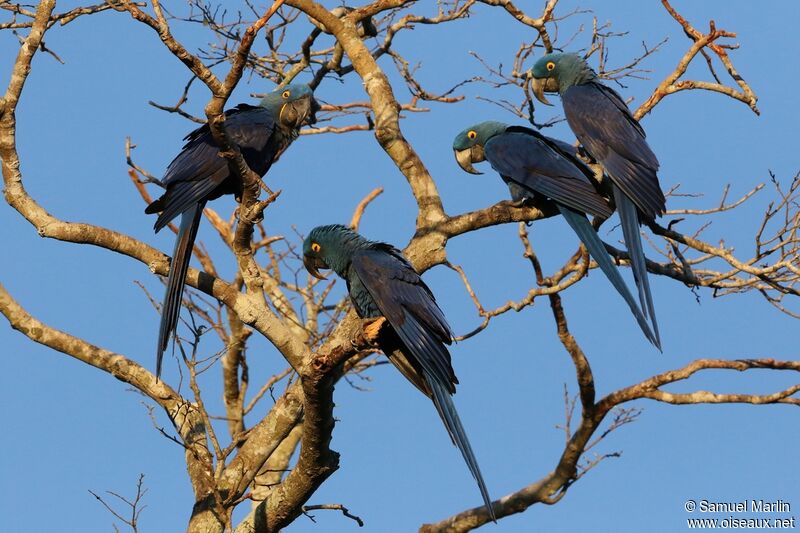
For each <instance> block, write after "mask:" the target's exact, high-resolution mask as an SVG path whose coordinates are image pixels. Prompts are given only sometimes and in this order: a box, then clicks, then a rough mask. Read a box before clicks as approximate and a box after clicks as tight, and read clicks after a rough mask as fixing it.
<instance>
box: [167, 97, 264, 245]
mask: <svg viewBox="0 0 800 533" xmlns="http://www.w3.org/2000/svg"><path fill="white" fill-rule="evenodd" d="M274 129H275V121H274V120H273V118H272V114H271V113H270V111H269V110H268V109H265V108H263V107H260V106H251V105H248V104H239V105H238V106H236V108H234V109H230V110H228V111H226V112H225V130H226V131H227V132H228V135H229V136H230V138H231V140H232V141H233V142H235V143H236V144H237V145H238V146H239V149H240V150H241V151H242V153H243V155H245V160H246V161H247V164H248V165H250V166H251V168H252V167H254V166H255V167H257V168H253V170H255V171H257V172H258V171H260V170H262V169H263V170H264V171H266V169H267V168H269V163H268V162H260V161H255V160H254V159H255V158H254V157H247V156H248V155H249V154H250V153H252V152H256V153H258V152H261V151H263V150H264V149H265V148H266V147H267V144H268V142H269V139H270V136H271V135H272V132H273V130H274ZM185 140H186V141H187V142H186V144H185V145H184V147H183V149H182V150H181V153H179V154H178V155H177V157H175V159H174V160H173V161H172V163H170V164H169V167H167V171H166V173H165V174H164V178H163V179H162V183H163V184H164V185H165V186H166V187H167V192H166V194H165V196H164V198H163V200H162V201H161V202H160V203H159V208H160V209H161V214H160V216H159V217H158V220H157V221H156V230H158V229H161V228H162V227H163V226H165V225H166V224H167V223H168V222H169V221H170V220H172V219H173V218H174V217H176V216H177V215H178V214H179V213H182V212H184V211H186V210H187V209H189V208H190V207H191V206H193V205H194V204H196V203H197V202H199V201H202V200H206V199H208V195H209V194H211V193H212V191H213V190H214V189H216V188H217V187H218V186H219V185H220V184H221V183H222V182H223V181H224V180H225V178H227V177H228V175H229V172H228V161H227V160H226V159H225V158H224V157H221V156H220V155H219V148H217V145H216V143H215V142H214V139H213V137H212V135H211V130H210V129H209V127H208V124H204V125H203V126H201V127H199V128H197V129H196V130H194V131H192V132H191V133H189V134H188V135H187V136H186V137H185ZM267 158H269V157H268V156H267ZM151 211H152V210H151Z"/></svg>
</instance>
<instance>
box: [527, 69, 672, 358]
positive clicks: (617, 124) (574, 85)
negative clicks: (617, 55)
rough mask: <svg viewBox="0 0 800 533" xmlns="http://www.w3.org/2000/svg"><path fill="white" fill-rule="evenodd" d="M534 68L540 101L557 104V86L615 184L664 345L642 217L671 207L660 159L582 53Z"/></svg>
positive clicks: (636, 268) (648, 309)
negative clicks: (548, 94) (551, 94)
mask: <svg viewBox="0 0 800 533" xmlns="http://www.w3.org/2000/svg"><path fill="white" fill-rule="evenodd" d="M529 74H530V76H531V77H532V79H533V83H532V85H533V92H534V95H536V98H537V99H538V100H539V101H540V102H542V103H544V104H547V105H552V104H550V102H548V101H547V98H545V96H544V91H545V90H557V91H558V93H559V94H560V95H561V102H562V104H563V106H564V114H565V115H566V117H567V122H568V123H569V127H570V128H572V131H573V132H574V133H575V136H576V137H577V138H578V141H580V143H581V144H582V145H583V147H584V148H585V149H586V151H587V152H588V153H589V155H591V156H592V157H593V158H594V159H595V160H596V161H597V162H598V163H600V164H601V165H602V166H603V168H604V169H605V171H606V173H607V174H608V176H609V177H610V178H611V181H612V182H613V184H614V186H613V189H614V202H615V203H616V204H617V211H618V212H619V218H620V222H621V223H622V233H623V236H624V237H625V244H626V245H627V247H628V250H629V252H630V256H631V267H632V269H633V276H634V279H635V280H636V285H637V287H638V288H639V300H640V301H641V303H642V310H643V311H644V312H645V314H648V313H649V316H650V320H651V321H652V324H653V331H654V332H655V336H656V346H657V347H658V349H659V350H660V349H661V337H660V335H659V332H658V323H657V322H656V313H655V307H654V306H653V296H652V294H651V293H650V282H649V281H648V279H647V265H646V263H645V257H644V250H643V248H642V237H641V234H640V233H639V224H640V221H645V222H647V221H652V220H654V219H655V218H656V217H659V216H661V215H663V214H664V212H665V211H666V204H667V202H666V198H664V193H663V192H662V191H661V187H660V185H659V183H658V176H657V174H656V173H657V172H658V166H659V165H658V159H656V156H655V154H654V153H653V151H652V150H651V149H650V146H648V144H647V141H646V140H645V133H644V130H643V129H642V126H641V125H640V124H639V122H638V121H637V120H636V119H634V118H633V115H631V112H630V110H629V109H628V106H627V105H625V102H624V101H623V100H622V97H620V95H619V94H617V93H616V92H615V91H614V90H613V89H611V88H610V87H608V86H606V85H603V84H602V83H600V81H599V80H598V78H597V74H595V72H594V71H593V70H592V69H591V68H590V67H589V65H588V64H587V63H586V61H585V60H584V59H583V58H581V57H580V56H578V55H575V54H548V55H546V56H544V57H542V58H541V59H539V60H538V61H537V62H536V63H535V64H534V65H533V68H532V69H531V70H530V72H529Z"/></svg>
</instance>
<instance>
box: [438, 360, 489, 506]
mask: <svg viewBox="0 0 800 533" xmlns="http://www.w3.org/2000/svg"><path fill="white" fill-rule="evenodd" d="M425 378H426V380H427V381H428V383H429V384H430V387H431V392H432V393H433V395H432V399H433V404H434V405H435V406H436V410H437V411H438V412H439V416H440V417H441V418H442V422H444V425H445V427H446V428H447V432H448V433H450V438H452V439H453V443H454V444H455V445H456V447H457V448H458V449H459V451H461V455H462V456H464V461H466V463H467V466H468V467H469V471H470V472H471V473H472V477H474V478H475V481H476V482H477V483H478V489H479V490H480V491H481V497H483V503H484V504H485V505H486V511H487V512H488V513H489V517H490V518H491V519H492V522H497V517H495V514H494V508H493V507H492V499H491V498H490V497H489V491H488V490H487V488H486V483H484V481H483V476H482V475H481V469H480V467H479V466H478V460H477V459H475V454H474V453H473V452H472V446H470V444H469V439H467V433H466V431H464V426H462V425H461V419H460V418H459V417H458V412H457V411H456V406H455V405H454V404H453V399H452V398H451V397H450V393H449V392H448V391H447V389H445V388H444V387H443V386H442V385H440V384H439V382H438V381H437V380H436V379H435V378H434V377H433V376H431V375H430V374H429V373H428V372H425Z"/></svg>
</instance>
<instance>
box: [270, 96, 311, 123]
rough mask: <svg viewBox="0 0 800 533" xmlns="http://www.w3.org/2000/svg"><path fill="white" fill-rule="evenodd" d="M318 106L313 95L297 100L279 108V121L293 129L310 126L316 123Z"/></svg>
mask: <svg viewBox="0 0 800 533" xmlns="http://www.w3.org/2000/svg"><path fill="white" fill-rule="evenodd" d="M319 109H320V106H319V103H318V102H317V100H316V99H315V98H314V96H313V95H309V96H304V97H302V98H298V99H297V100H295V101H293V102H288V103H286V104H283V106H281V112H280V121H281V122H282V123H283V124H286V125H289V126H290V127H293V128H299V127H300V126H304V125H309V126H310V125H311V124H314V123H315V122H316V121H317V111H319Z"/></svg>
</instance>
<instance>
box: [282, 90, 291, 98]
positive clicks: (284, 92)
mask: <svg viewBox="0 0 800 533" xmlns="http://www.w3.org/2000/svg"><path fill="white" fill-rule="evenodd" d="M281 96H282V97H284V98H289V97H290V96H292V93H291V91H283V94H281Z"/></svg>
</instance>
